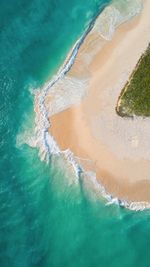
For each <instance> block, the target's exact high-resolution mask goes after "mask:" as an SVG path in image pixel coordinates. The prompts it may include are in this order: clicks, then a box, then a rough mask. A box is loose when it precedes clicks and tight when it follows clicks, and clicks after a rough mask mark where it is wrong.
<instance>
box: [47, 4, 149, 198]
mask: <svg viewBox="0 0 150 267" xmlns="http://www.w3.org/2000/svg"><path fill="white" fill-rule="evenodd" d="M144 3H145V4H144V9H143V11H142V13H141V14H140V15H139V16H138V17H136V18H134V19H132V20H131V21H130V22H127V23H125V24H123V25H121V26H120V27H119V28H118V29H117V31H116V32H115V34H114V36H113V39H112V40H111V41H109V42H108V41H107V42H104V41H102V40H101V44H103V45H101V47H102V48H101V50H100V51H98V50H99V49H98V43H99V42H100V40H99V39H100V38H97V37H95V36H92V35H89V36H88V37H87V39H86V41H85V43H84V45H83V46H82V48H81V51H80V52H79V55H78V56H77V60H76V62H75V64H74V66H73V68H72V70H71V71H70V73H69V75H70V76H72V77H76V76H78V77H80V76H86V77H87V76H88V77H89V84H88V88H89V89H88V93H87V95H86V96H85V98H84V99H83V100H82V102H81V103H80V104H78V105H75V106H72V107H71V108H69V109H67V110H65V111H62V112H60V113H57V114H55V115H54V116H52V117H51V118H50V121H51V128H50V133H51V134H52V135H53V136H54V138H55V140H56V141H57V143H58V145H59V146H60V148H61V149H63V150H64V149H67V148H70V150H71V151H72V152H73V153H74V154H75V155H76V156H78V157H83V158H87V159H90V160H91V161H92V162H93V169H94V171H96V176H97V180H98V181H100V182H101V183H102V184H103V185H104V186H105V188H106V190H107V191H109V192H110V193H111V194H112V195H114V196H118V197H120V198H124V199H126V200H130V201H150V142H149V135H150V120H149V119H143V118H134V119H125V118H121V117H119V116H118V115H117V114H116V112H115V106H116V103H117V99H118V96H119V94H120V92H121V90H122V88H123V86H124V84H125V83H126V81H127V79H128V78H129V76H130V74H131V73H132V71H133V69H134V67H135V66H136V63H137V61H138V59H139V58H140V56H141V54H142V53H143V52H144V51H145V49H146V48H147V45H148V43H149V41H150V19H149V10H150V1H149V0H146V1H145V2H144ZM92 38H93V40H94V42H92V46H93V45H94V46H95V51H94V53H95V54H96V55H95V56H94V53H93V56H92V61H91V62H90V61H89V64H87V65H86V66H85V64H81V59H82V58H83V55H85V54H87V52H88V50H89V47H91V46H90V45H89V44H91V39H92ZM87 66H88V67H87Z"/></svg>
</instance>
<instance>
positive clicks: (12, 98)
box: [0, 0, 150, 267]
mask: <svg viewBox="0 0 150 267" xmlns="http://www.w3.org/2000/svg"><path fill="white" fill-rule="evenodd" d="M108 2H109V1H100V0H95V1H93V0H88V1H85V0H82V1H79V0H72V1H67V0H65V1H62V0H59V1H57V2H56V1H54V0H48V1H41V0H38V1H37V0H36V1H35V0H33V1H25V0H24V1H23V0H22V1H20V2H18V1H15V0H13V1H11V3H9V5H8V3H7V2H6V1H3V0H2V1H1V8H0V29H1V31H0V40H1V42H0V51H1V57H0V90H1V91H0V92H1V97H0V138H1V140H0V141H1V142H0V174H1V175H0V177H1V180H0V181H1V182H0V267H10V266H11V267H13V266H14V267H18V266H19V267H29V266H36V267H49V266H69V267H70V266H86V267H87V266H102V267H105V266H115V267H116V266H120V264H121V265H122V266H138V267H140V266H142V267H145V266H149V245H150V241H149V240H150V236H149V235H150V234H149V233H150V225H149V219H150V213H149V211H145V212H142V213H140V212H139V213H134V212H130V211H127V210H124V209H121V208H119V207H117V206H105V202H104V200H102V199H101V198H100V196H99V194H98V193H96V192H94V191H93V190H92V189H91V187H90V186H89V185H88V184H87V182H86V181H85V179H84V178H82V179H81V180H80V181H78V182H77V180H76V177H75V175H74V174H71V173H70V172H68V171H67V165H66V163H65V162H63V161H62V159H59V158H53V159H51V162H50V163H49V164H47V163H46V162H44V161H43V162H42V161H41V160H40V157H39V155H38V149H32V148H30V147H29V146H28V145H27V144H25V143H24V141H25V140H24V141H22V142H19V141H18V140H21V139H19V138H18V136H22V135H23V134H24V133H26V134H25V135H24V136H25V137H27V136H28V135H29V136H30V135H31V134H33V132H34V131H33V129H34V126H35V125H34V116H35V115H34V110H33V108H34V103H33V102H34V94H33V93H32V91H33V90H36V89H34V88H38V87H40V86H42V85H43V84H44V82H45V81H46V80H47V79H48V78H49V77H51V76H52V75H53V74H54V73H56V70H57V69H58V68H59V66H60V65H61V64H62V62H63V60H64V58H65V56H66V54H67V52H68V51H69V49H70V47H71V46H72V45H73V44H74V42H75V41H76V40H77V39H78V38H79V37H80V36H81V34H82V33H83V32H84V30H85V29H86V27H87V25H88V24H89V22H90V21H91V19H92V18H93V17H94V16H96V15H97V13H98V12H99V11H100V10H101V8H102V7H103V4H107V3H108ZM23 139H25V138H23Z"/></svg>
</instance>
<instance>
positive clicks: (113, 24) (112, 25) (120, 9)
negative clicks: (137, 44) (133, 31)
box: [94, 0, 143, 40]
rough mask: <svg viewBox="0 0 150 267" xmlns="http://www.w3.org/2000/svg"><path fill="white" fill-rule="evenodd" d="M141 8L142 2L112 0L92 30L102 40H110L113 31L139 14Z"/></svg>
mask: <svg viewBox="0 0 150 267" xmlns="http://www.w3.org/2000/svg"><path fill="white" fill-rule="evenodd" d="M142 7H143V1H142V0H120V1H118V0H113V2H112V4H111V5H109V6H107V7H106V8H105V9H104V11H103V12H102V14H101V15H100V16H99V18H98V19H97V21H96V24H95V26H94V30H96V31H97V32H99V34H100V35H101V36H102V37H103V38H104V39H106V40H111V39H112V36H113V34H114V32H115V29H116V28H117V27H118V26H119V25H120V24H122V23H124V22H126V21H128V20H130V19H131V18H132V17H134V16H136V15H137V14H139V13H140V12H141V10H142Z"/></svg>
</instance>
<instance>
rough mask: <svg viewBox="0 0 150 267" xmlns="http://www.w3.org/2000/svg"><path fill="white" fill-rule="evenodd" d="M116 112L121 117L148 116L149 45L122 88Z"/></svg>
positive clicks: (149, 112)
mask: <svg viewBox="0 0 150 267" xmlns="http://www.w3.org/2000/svg"><path fill="white" fill-rule="evenodd" d="M116 112H117V114H118V115H120V116H122V117H133V116H134V115H135V116H143V117H147V116H150V44H149V45H148V48H147V50H146V52H145V53H144V54H143V55H142V56H141V58H140V60H139V62H138V63H137V66H136V68H135V70H134V71H133V73H132V75H131V77H130V78H129V81H128V82H127V83H126V85H125V87H124V88H123V90H122V92H121V95H120V96H119V99H118V102H117V106H116Z"/></svg>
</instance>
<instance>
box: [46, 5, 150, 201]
mask: <svg viewBox="0 0 150 267" xmlns="http://www.w3.org/2000/svg"><path fill="white" fill-rule="evenodd" d="M146 5H147V8H148V6H150V4H149V3H148V1H145V7H144V10H143V12H142V14H141V15H139V16H138V17H136V18H134V19H132V21H129V22H126V23H124V24H123V25H121V26H120V27H119V28H118V29H117V30H116V33H115V35H114V37H113V40H111V41H110V42H107V43H106V44H104V47H103V48H102V50H101V51H100V52H99V54H98V55H96V57H101V59H99V60H97V58H96V59H95V58H94V59H93V60H92V63H91V64H90V66H89V71H90V86H89V87H90V88H89V94H88V95H87V96H86V97H85V98H84V99H83V101H82V102H81V104H79V105H77V106H74V107H71V108H69V109H68V110H66V111H63V112H61V113H58V114H56V115H54V116H52V117H51V118H50V122H51V127H50V134H52V136H54V139H55V140H56V141H57V143H58V145H59V147H60V148H61V149H62V150H65V149H67V148H69V149H70V150H71V151H72V152H73V153H74V154H75V155H76V156H78V157H84V158H87V159H90V160H92V161H93V162H94V163H95V169H96V174H97V180H98V181H99V182H100V184H103V185H104V187H105V188H106V189H107V191H109V192H110V193H111V194H113V195H116V196H118V197H119V198H123V199H126V200H131V201H149V200H150V199H149V197H146V198H145V199H143V196H144V197H145V188H147V185H148V182H150V181H148V179H146V182H145V181H144V184H141V182H143V179H142V180H140V179H139V177H136V186H135V185H134V183H133V180H135V177H134V179H133V178H132V179H131V177H130V179H131V181H130V179H128V182H126V183H125V180H124V181H123V182H122V181H120V180H121V178H120V177H119V178H118V177H117V176H116V177H115V175H112V173H109V172H106V171H107V169H108V167H109V169H110V167H111V168H112V170H113V164H114V163H115V165H116V166H115V167H116V168H118V166H117V164H118V165H119V164H123V165H121V166H119V168H118V169H116V170H115V174H116V173H117V174H119V175H120V174H122V167H124V169H125V167H128V169H129V171H131V170H132V167H133V166H131V165H132V164H133V165H135V166H134V167H135V168H136V167H137V166H138V165H139V162H138V164H137V162H134V161H133V159H132V160H131V159H129V160H127V162H126V159H125V160H123V163H121V162H119V161H120V160H122V159H119V160H118V158H117V157H116V155H114V151H113V152H112V149H110V147H109V146H108V144H105V143H104V142H102V141H103V140H101V138H99V137H98V138H95V136H94V137H93V132H92V131H94V127H93V126H91V121H92V120H93V118H94V117H95V116H96V115H97V114H98V113H99V112H100V111H101V110H98V109H97V107H98V105H97V104H100V102H99V103H94V106H93V104H92V103H91V102H92V101H93V100H94V101H95V100H96V99H95V98H94V97H95V96H96V94H97V91H96V90H95V92H94V90H93V85H94V86H95V85H96V86H97V85H98V82H101V81H103V82H104V78H105V79H106V74H107V75H108V69H109V68H108V66H107V65H109V62H108V60H106V58H107V57H108V55H107V53H106V51H108V50H109V54H110V57H112V60H114V52H116V51H114V50H115V49H116V48H117V45H119V44H120V42H123V44H124V38H125V37H124V35H125V34H126V35H128V33H129V32H130V31H133V32H134V30H135V31H137V27H141V26H139V25H141V24H142V26H143V24H144V26H145V20H146V18H147V17H146V15H145V17H144V12H145V13H146ZM143 17H144V18H143ZM142 18H143V19H142ZM144 19H145V20H144ZM141 21H142V22H141ZM142 29H143V28H142ZM126 37H127V36H126ZM136 37H137V36H136ZM86 38H87V37H86ZM144 41H145V42H144V44H142V45H143V46H144V45H145V43H146V40H145V39H144ZM85 43H86V40H85ZM115 45H116V47H115ZM124 45H125V44H124ZM111 46H112V47H111ZM130 48H131V47H130ZM113 49H114V50H113ZM137 50H138V51H137V52H138V53H137V54H135V55H134V62H132V63H133V64H131V65H135V64H136V63H137V60H138V57H139V55H141V53H142V52H143V47H140V49H137ZM104 51H105V53H103V52H104ZM119 52H122V51H119ZM123 52H124V51H123ZM102 53H103V55H102ZM115 57H116V55H115ZM77 58H78V55H77ZM135 58H136V60H135ZM105 61H106V63H105V64H104V67H102V65H103V63H104V62H105ZM112 63H113V62H112ZM73 67H74V66H73ZM100 67H101V73H100V76H101V80H100V79H98V78H97V76H98V75H99V69H100ZM109 67H110V66H109ZM76 69H78V62H77V63H75V70H72V69H71V73H73V74H74V73H76V72H77V71H76ZM132 70H133V68H131V70H130V72H131V71H132ZM93 72H94V74H93ZM128 72H129V71H128ZM130 72H129V73H130ZM105 73H106V74H105ZM109 73H110V72H109ZM129 73H127V76H128V75H129ZM73 74H72V75H73ZM117 78H118V77H117ZM102 79H103V80H102ZM117 84H118V81H117ZM96 86H95V87H96ZM104 87H105V86H104ZM102 89H103V88H102ZM104 89H105V88H104ZM119 90H120V91H121V85H120V86H119ZM103 91H104V90H102V93H103ZM93 92H94V93H93ZM117 92H118V90H117ZM111 93H112V91H111ZM90 94H91V96H90ZM104 95H105V92H104ZM102 96H103V95H102ZM106 96H107V95H106ZM106 96H105V99H106V100H107V98H108V96H107V98H106ZM118 96H119V95H118ZM100 97H101V96H99V98H100ZM95 102H96V101H95ZM101 104H102V103H101ZM87 107H88V108H87ZM89 107H90V108H89ZM102 108H103V109H104V107H103V105H102V107H101V109H102ZM114 109H115V107H114ZM102 111H103V110H102ZM91 117H92V119H91ZM69 125H70V127H69ZM79 131H80V132H79ZM60 132H61V135H60V134H59V133H60ZM91 132H92V133H91ZM70 133H71V134H70ZM85 137H86V138H85ZM85 139H86V140H85ZM93 148H94V149H95V150H94V149H93ZM97 149H98V150H100V152H99V153H98V152H97V151H96V150H97ZM93 150H94V151H93ZM95 152H96V153H95ZM101 154H103V155H102V156H101ZM99 158H100V161H101V160H102V158H103V161H102V162H99V160H97V159H99ZM111 160H113V164H112V163H111V164H109V165H111V166H107V165H108V164H107V163H108V162H111ZM115 160H116V161H117V162H115ZM140 161H141V158H140ZM125 163H126V164H125ZM142 164H143V168H144V167H145V164H146V162H142ZM124 165H125V166H124ZM149 166H150V165H149V161H148V167H149ZM146 167H147V165H146ZM113 171H114V170H113ZM120 171H121V172H120ZM132 174H133V173H132ZM119 175H118V176H119ZM137 181H138V182H137ZM139 182H140V185H139ZM132 184H133V185H132ZM122 187H123V191H122V190H121V189H122ZM129 187H130V190H129ZM133 187H134V188H133ZM139 187H140V188H139ZM141 187H143V189H142V190H143V191H144V194H143V193H142V194H141V191H142V190H141ZM129 191H131V192H129ZM133 191H135V192H133Z"/></svg>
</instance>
